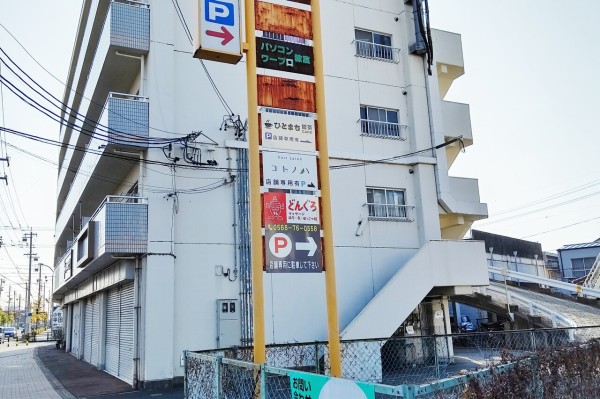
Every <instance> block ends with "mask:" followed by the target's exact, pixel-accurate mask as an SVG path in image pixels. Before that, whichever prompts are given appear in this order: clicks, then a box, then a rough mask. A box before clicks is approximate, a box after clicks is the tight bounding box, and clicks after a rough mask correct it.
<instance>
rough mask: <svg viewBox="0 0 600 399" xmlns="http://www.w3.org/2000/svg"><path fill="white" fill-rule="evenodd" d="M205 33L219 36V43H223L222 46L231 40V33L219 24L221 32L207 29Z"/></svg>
mask: <svg viewBox="0 0 600 399" xmlns="http://www.w3.org/2000/svg"><path fill="white" fill-rule="evenodd" d="M206 34H207V35H208V36H213V37H220V38H221V39H223V41H222V42H221V45H223V46H225V45H226V44H227V43H229V42H230V41H231V40H233V35H232V34H231V32H229V31H228V30H227V29H226V28H225V27H224V26H221V32H216V31H214V30H207V31H206Z"/></svg>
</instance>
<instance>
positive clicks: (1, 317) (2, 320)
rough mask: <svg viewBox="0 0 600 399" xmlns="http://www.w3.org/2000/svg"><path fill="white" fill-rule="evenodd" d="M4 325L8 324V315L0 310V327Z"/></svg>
mask: <svg viewBox="0 0 600 399" xmlns="http://www.w3.org/2000/svg"><path fill="white" fill-rule="evenodd" d="M6 324H8V315H7V314H6V312H5V311H3V310H1V309H0V325H2V326H5V325H6Z"/></svg>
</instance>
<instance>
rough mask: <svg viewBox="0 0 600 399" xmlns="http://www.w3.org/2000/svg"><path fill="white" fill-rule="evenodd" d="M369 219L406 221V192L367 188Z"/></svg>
mask: <svg viewBox="0 0 600 399" xmlns="http://www.w3.org/2000/svg"><path fill="white" fill-rule="evenodd" d="M367 207H368V208H369V217H374V218H382V219H406V218H407V216H406V215H407V214H406V202H405V192H404V190H388V189H383V188H367Z"/></svg>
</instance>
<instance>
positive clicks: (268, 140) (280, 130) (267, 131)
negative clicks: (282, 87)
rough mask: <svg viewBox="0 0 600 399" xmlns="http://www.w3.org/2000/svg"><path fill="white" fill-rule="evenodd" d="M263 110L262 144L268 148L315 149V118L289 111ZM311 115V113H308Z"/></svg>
mask: <svg viewBox="0 0 600 399" xmlns="http://www.w3.org/2000/svg"><path fill="white" fill-rule="evenodd" d="M271 110H272V108H267V109H266V110H264V111H262V112H261V129H260V130H261V134H262V145H263V147H267V148H276V149H282V150H295V151H315V149H316V146H315V120H314V118H312V117H307V116H298V115H293V114H290V113H293V112H294V111H287V112H288V113H287V114H286V113H275V112H271ZM308 115H310V114H308Z"/></svg>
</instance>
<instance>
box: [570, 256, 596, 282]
mask: <svg viewBox="0 0 600 399" xmlns="http://www.w3.org/2000/svg"><path fill="white" fill-rule="evenodd" d="M595 260H596V258H576V259H571V266H572V267H573V278H580V277H583V276H585V275H587V274H588V273H589V272H590V270H591V268H592V266H593V265H594V261H595Z"/></svg>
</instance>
